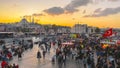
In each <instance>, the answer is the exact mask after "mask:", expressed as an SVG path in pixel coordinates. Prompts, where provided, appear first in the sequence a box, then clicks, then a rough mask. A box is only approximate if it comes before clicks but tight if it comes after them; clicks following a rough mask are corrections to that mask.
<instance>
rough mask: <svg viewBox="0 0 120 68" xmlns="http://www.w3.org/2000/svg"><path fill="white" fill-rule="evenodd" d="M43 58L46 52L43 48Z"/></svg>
mask: <svg viewBox="0 0 120 68" xmlns="http://www.w3.org/2000/svg"><path fill="white" fill-rule="evenodd" d="M42 54H43V59H45V54H46V51H45V50H43V53H42Z"/></svg>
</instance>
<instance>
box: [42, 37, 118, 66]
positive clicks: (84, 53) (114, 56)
mask: <svg viewBox="0 0 120 68" xmlns="http://www.w3.org/2000/svg"><path fill="white" fill-rule="evenodd" d="M66 39H68V37H67V38H63V39H55V40H53V41H52V42H51V41H50V40H48V41H47V42H50V43H52V45H53V47H57V48H56V51H55V52H56V54H55V55H54V56H53V58H52V63H58V66H59V68H62V66H66V64H67V61H68V60H70V59H72V60H74V61H75V62H76V63H79V64H80V62H82V63H83V66H84V68H120V65H119V64H120V46H117V45H114V46H108V47H106V48H102V45H101V43H100V41H101V40H103V38H100V39H96V38H95V37H93V38H80V39H82V42H80V41H79V42H77V41H75V42H74V44H73V45H62V42H66V41H70V40H72V38H70V39H69V40H66ZM49 47H51V45H48V44H47V43H46V44H45V49H48V50H50V48H49ZM43 52H44V50H43ZM45 52H46V50H45ZM43 54H44V53H43Z"/></svg>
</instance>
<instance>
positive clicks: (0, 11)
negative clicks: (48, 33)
mask: <svg viewBox="0 0 120 68" xmlns="http://www.w3.org/2000/svg"><path fill="white" fill-rule="evenodd" d="M22 17H25V18H26V19H27V20H28V21H31V20H30V19H31V18H33V17H34V19H35V22H38V23H41V24H56V25H63V26H73V25H74V24H76V23H78V22H79V23H80V24H87V25H89V26H97V27H110V28H120V0H0V22H1V23H2V22H3V23H7V22H19V21H20V20H21V19H22Z"/></svg>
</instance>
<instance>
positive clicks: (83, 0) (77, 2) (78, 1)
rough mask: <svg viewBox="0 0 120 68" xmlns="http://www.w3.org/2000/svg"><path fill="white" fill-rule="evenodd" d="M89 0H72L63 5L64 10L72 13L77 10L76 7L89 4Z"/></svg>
mask: <svg viewBox="0 0 120 68" xmlns="http://www.w3.org/2000/svg"><path fill="white" fill-rule="evenodd" d="M90 2H91V0H73V1H71V2H70V3H69V4H68V5H67V6H65V8H64V9H65V10H66V11H67V12H69V13H73V12H76V11H78V9H77V8H78V7H80V6H85V5H87V4H89V3H90Z"/></svg>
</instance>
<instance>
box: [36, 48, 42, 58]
mask: <svg viewBox="0 0 120 68" xmlns="http://www.w3.org/2000/svg"><path fill="white" fill-rule="evenodd" d="M37 58H38V59H40V58H41V52H40V51H39V50H38V52H37Z"/></svg>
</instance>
